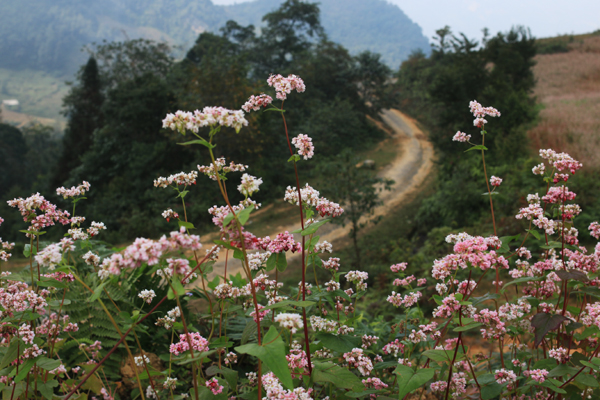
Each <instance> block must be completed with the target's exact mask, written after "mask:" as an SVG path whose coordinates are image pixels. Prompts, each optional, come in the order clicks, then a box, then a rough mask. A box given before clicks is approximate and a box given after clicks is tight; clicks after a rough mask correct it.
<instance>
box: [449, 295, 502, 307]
mask: <svg viewBox="0 0 600 400" xmlns="http://www.w3.org/2000/svg"><path fill="white" fill-rule="evenodd" d="M499 298H500V295H499V294H498V293H486V294H485V295H483V296H481V297H471V301H472V302H473V305H474V306H476V305H478V304H480V303H483V302H484V301H489V300H496V299H499ZM440 304H441V303H440Z"/></svg>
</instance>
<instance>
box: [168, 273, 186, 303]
mask: <svg viewBox="0 0 600 400" xmlns="http://www.w3.org/2000/svg"><path fill="white" fill-rule="evenodd" d="M171 286H172V288H171ZM171 286H169V292H168V293H167V298H168V299H169V300H173V299H174V298H175V293H174V292H173V289H174V290H175V292H177V296H181V295H182V294H184V293H185V288H184V287H183V285H182V284H181V281H180V280H179V279H177V278H174V279H173V280H172V281H171Z"/></svg>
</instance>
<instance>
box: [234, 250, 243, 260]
mask: <svg viewBox="0 0 600 400" xmlns="http://www.w3.org/2000/svg"><path fill="white" fill-rule="evenodd" d="M233 258H235V259H236V260H242V261H244V252H243V251H241V250H240V249H235V250H234V251H233Z"/></svg>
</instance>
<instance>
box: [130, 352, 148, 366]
mask: <svg viewBox="0 0 600 400" xmlns="http://www.w3.org/2000/svg"><path fill="white" fill-rule="evenodd" d="M133 361H135V365H137V366H138V367H143V366H144V362H145V363H146V364H150V359H149V358H148V357H147V356H146V355H145V354H144V355H141V356H137V357H133Z"/></svg>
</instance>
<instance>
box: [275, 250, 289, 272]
mask: <svg viewBox="0 0 600 400" xmlns="http://www.w3.org/2000/svg"><path fill="white" fill-rule="evenodd" d="M275 266H276V267H277V271H279V272H283V271H285V270H286V269H287V259H286V256H285V252H281V253H275Z"/></svg>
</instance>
